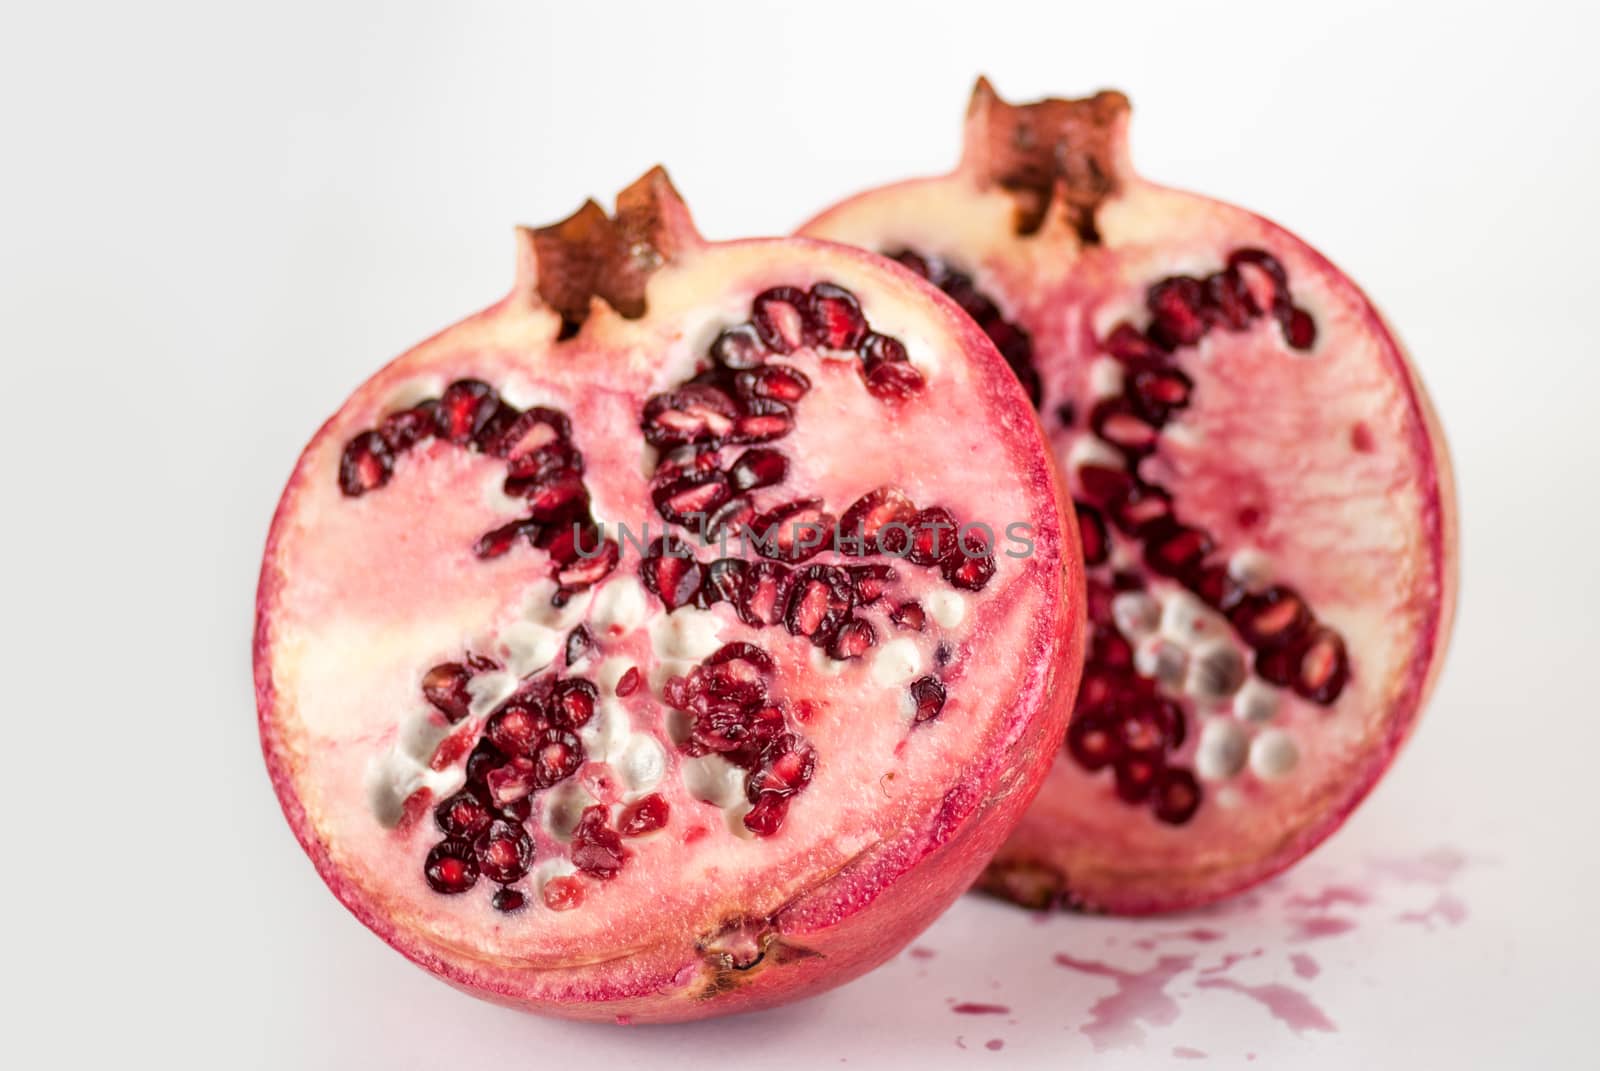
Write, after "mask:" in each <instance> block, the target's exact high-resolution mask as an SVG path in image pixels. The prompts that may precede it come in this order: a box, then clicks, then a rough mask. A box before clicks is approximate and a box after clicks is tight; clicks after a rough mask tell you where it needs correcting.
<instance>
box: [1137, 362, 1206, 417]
mask: <svg viewBox="0 0 1600 1071" xmlns="http://www.w3.org/2000/svg"><path fill="white" fill-rule="evenodd" d="M1193 389H1194V380H1192V379H1190V378H1189V377H1188V376H1186V375H1184V374H1183V373H1182V372H1180V371H1178V370H1177V369H1176V368H1141V369H1139V370H1137V371H1135V372H1134V373H1133V374H1132V375H1130V376H1128V377H1127V380H1126V382H1125V384H1124V387H1123V390H1124V396H1125V397H1126V398H1127V400H1128V404H1129V405H1131V406H1132V407H1133V411H1134V412H1135V413H1136V414H1138V415H1139V416H1141V417H1143V418H1144V419H1145V420H1146V421H1148V422H1149V423H1151V424H1154V425H1156V426H1158V427H1159V426H1160V425H1162V424H1164V423H1166V421H1167V419H1168V418H1169V417H1170V416H1171V415H1172V414H1173V413H1174V412H1176V411H1177V410H1179V409H1182V408H1184V407H1185V406H1187V405H1188V404H1189V395H1190V392H1191V391H1193Z"/></svg>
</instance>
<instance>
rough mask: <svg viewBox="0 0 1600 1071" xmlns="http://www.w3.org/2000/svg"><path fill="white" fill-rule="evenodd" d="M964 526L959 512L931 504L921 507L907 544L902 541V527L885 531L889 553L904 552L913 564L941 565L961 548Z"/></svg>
mask: <svg viewBox="0 0 1600 1071" xmlns="http://www.w3.org/2000/svg"><path fill="white" fill-rule="evenodd" d="M959 527H960V525H958V524H957V523H956V519H955V516H954V515H953V514H952V513H951V512H950V511H949V510H947V509H945V508H944V507H943V506H930V507H928V508H927V509H925V510H920V511H918V513H917V515H916V517H915V518H913V519H912V522H911V539H910V543H909V545H906V546H904V547H902V546H901V544H900V542H899V538H898V537H899V535H900V533H899V530H898V529H891V530H890V531H889V532H886V533H885V540H884V543H885V546H884V551H885V553H889V554H895V555H896V556H898V553H897V552H902V551H903V553H904V554H905V555H906V557H908V558H910V559H911V564H913V565H937V564H939V563H940V562H941V561H943V560H944V559H946V558H948V557H949V556H950V555H952V554H958V553H960V551H959V550H958V548H957V544H956V531H957V529H958V528H959Z"/></svg>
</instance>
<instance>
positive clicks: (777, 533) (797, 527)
mask: <svg viewBox="0 0 1600 1071" xmlns="http://www.w3.org/2000/svg"><path fill="white" fill-rule="evenodd" d="M750 528H751V530H752V531H753V532H754V533H755V535H756V539H755V543H756V551H757V552H758V553H759V554H760V555H761V556H762V557H764V558H774V559H776V560H778V561H783V562H788V563H790V564H791V565H793V564H796V563H799V562H803V561H805V560H806V559H807V558H811V557H814V556H815V555H816V554H817V553H818V552H819V551H821V550H823V549H824V548H826V547H827V546H829V545H830V544H831V543H832V541H833V537H834V532H835V529H836V522H835V521H834V519H833V515H832V514H830V513H828V512H826V511H825V510H823V508H822V499H820V498H802V499H799V500H797V501H794V502H786V503H784V504H783V505H781V506H775V507H773V508H772V509H769V510H767V511H766V512H765V513H763V514H761V515H760V516H759V517H756V518H754V519H753V520H752V521H751V522H750Z"/></svg>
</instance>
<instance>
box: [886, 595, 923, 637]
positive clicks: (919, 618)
mask: <svg viewBox="0 0 1600 1071" xmlns="http://www.w3.org/2000/svg"><path fill="white" fill-rule="evenodd" d="M889 620H890V621H893V622H894V624H895V627H896V628H902V629H905V630H907V631H908V632H921V631H922V629H923V626H924V625H925V624H926V623H927V615H926V614H925V613H923V610H922V606H921V604H919V603H914V602H903V603H901V604H900V605H899V606H896V607H895V608H894V609H893V610H891V611H889Z"/></svg>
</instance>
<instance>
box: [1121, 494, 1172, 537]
mask: <svg viewBox="0 0 1600 1071" xmlns="http://www.w3.org/2000/svg"><path fill="white" fill-rule="evenodd" d="M1171 517H1172V495H1170V494H1168V493H1167V490H1166V488H1164V487H1160V486H1158V485H1156V484H1150V483H1144V482H1142V481H1141V482H1136V483H1134V484H1132V485H1131V486H1130V487H1129V488H1128V490H1127V491H1126V493H1124V494H1122V495H1120V496H1119V497H1117V498H1116V499H1114V500H1113V501H1112V503H1111V519H1112V520H1113V521H1114V522H1116V525H1117V527H1118V528H1120V529H1121V530H1122V531H1124V532H1127V533H1128V534H1129V535H1134V536H1137V535H1143V534H1144V533H1146V532H1151V531H1154V530H1155V529H1156V528H1157V527H1158V526H1159V525H1160V524H1161V522H1163V521H1167V520H1169V519H1170V518H1171Z"/></svg>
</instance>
